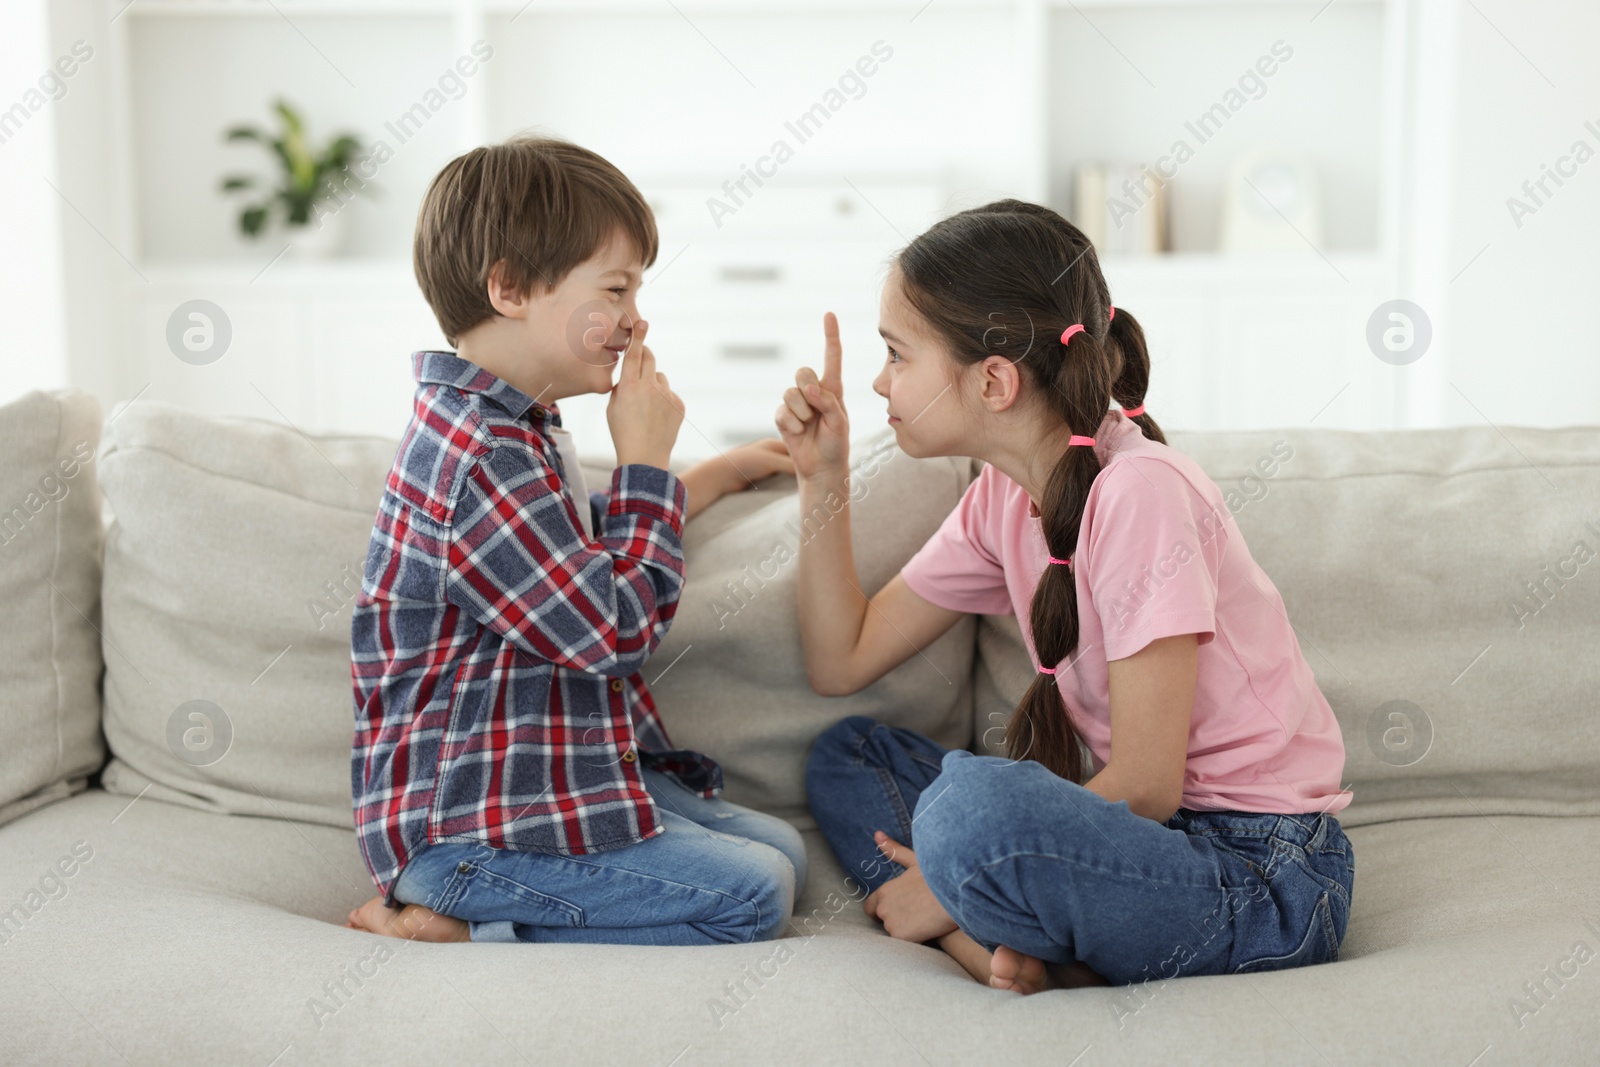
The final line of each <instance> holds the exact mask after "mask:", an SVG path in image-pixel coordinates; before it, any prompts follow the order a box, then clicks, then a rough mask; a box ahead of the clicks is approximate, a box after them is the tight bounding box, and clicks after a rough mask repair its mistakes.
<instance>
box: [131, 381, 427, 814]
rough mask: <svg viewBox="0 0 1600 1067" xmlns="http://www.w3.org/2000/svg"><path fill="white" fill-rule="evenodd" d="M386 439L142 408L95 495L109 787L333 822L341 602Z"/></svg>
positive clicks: (356, 569)
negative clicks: (104, 514)
mask: <svg viewBox="0 0 1600 1067" xmlns="http://www.w3.org/2000/svg"><path fill="white" fill-rule="evenodd" d="M396 447H397V442H396V441H394V440H389V439H384V438H375V437H340V436H307V435H302V434H301V433H299V432H297V431H296V430H294V429H292V428H290V427H288V426H284V425H281V424H277V423H272V422H267V421H259V420H254V419H242V418H217V417H212V416H207V415H202V414H197V413H194V412H191V411H186V410H182V409H179V408H175V407H171V406H168V405H164V404H158V403H153V402H150V401H137V402H135V403H133V404H132V405H129V406H126V407H125V408H123V409H120V410H119V412H117V413H114V415H113V420H112V421H111V422H110V424H109V426H108V429H107V434H106V443H105V449H104V452H103V454H102V457H101V471H100V474H101V487H102V489H103V490H104V492H105V495H106V498H107V500H108V502H109V505H110V508H111V510H112V511H113V513H114V519H113V522H112V525H111V527H110V530H109V531H108V534H107V540H106V555H105V584H104V587H103V590H102V598H103V601H104V612H105V621H104V630H105V639H106V645H107V647H108V649H109V648H115V649H116V650H117V651H116V652H108V655H110V656H111V657H112V661H111V663H110V664H109V669H108V670H107V672H106V684H105V732H106V739H107V741H108V743H109V744H110V746H111V752H112V757H113V758H112V760H111V762H110V764H109V765H108V766H107V768H106V771H105V774H104V776H103V781H104V784H105V787H106V788H107V789H108V790H111V791H112V792H117V793H124V794H128V795H134V796H136V795H139V794H140V793H142V792H144V791H145V790H146V789H147V788H148V790H149V794H148V795H150V796H151V797H155V798H157V799H162V800H169V801H173V802H176V803H182V804H189V805H192V806H196V807H200V808H204V809H208V810H213V811H219V812H229V813H235V814H244V815H261V816H267V817H278V818H292V819H301V820H306V821H311V822H320V823H326V824H329V825H334V826H350V825H351V822H352V819H351V798H350V743H351V738H352V735H353V731H354V711H353V702H352V696H351V689H350V605H351V603H352V602H353V600H354V598H355V594H356V592H357V591H358V590H359V588H360V582H361V574H362V567H363V563H364V561H365V558H366V548H367V538H368V536H369V535H370V533H371V531H372V522H373V517H374V515H375V514H376V511H377V504H378V500H379V498H380V496H381V495H382V491H383V485H384V480H385V478H386V477H387V474H388V470H389V466H390V464H391V462H392V461H393V458H394V453H395V449H396Z"/></svg>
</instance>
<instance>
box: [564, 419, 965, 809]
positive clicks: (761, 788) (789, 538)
mask: <svg viewBox="0 0 1600 1067" xmlns="http://www.w3.org/2000/svg"><path fill="white" fill-rule="evenodd" d="M851 455H852V462H853V468H854V469H853V471H852V474H851V480H850V489H849V500H848V503H849V515H850V518H849V521H850V540H851V546H852V549H853V553H854V556H855V562H856V568H857V571H858V578H859V581H860V583H861V588H862V590H863V591H864V592H866V593H867V594H868V595H871V594H873V593H876V592H877V591H878V590H879V589H881V588H882V587H883V586H884V585H886V584H887V583H888V582H889V580H890V579H891V578H893V577H894V576H895V575H896V574H898V573H899V572H900V568H901V566H902V565H904V564H905V562H906V561H907V560H908V559H910V558H911V556H912V554H913V553H915V552H916V550H917V549H918V548H920V547H922V544H923V542H925V541H926V540H927V539H928V538H929V537H931V536H933V533H934V531H935V530H937V529H938V528H939V524H940V523H941V522H942V521H943V520H944V517H945V515H946V514H948V513H949V512H950V510H951V509H952V508H954V507H955V505H956V501H958V500H959V499H960V498H961V494H962V492H963V491H964V490H965V489H966V486H967V483H968V482H969V481H970V480H971V477H972V467H971V464H970V463H969V462H968V461H967V460H965V459H928V460H919V459H913V458H911V457H910V456H907V455H906V454H905V453H904V452H901V451H900V450H899V449H898V448H896V447H895V445H894V435H893V431H892V430H884V431H881V432H879V433H877V434H875V435H873V436H871V437H867V438H865V439H864V440H859V441H857V442H855V443H854V445H853V446H852V453H851ZM585 471H586V473H585V478H586V479H587V480H588V482H589V484H590V485H595V484H597V483H596V481H595V479H596V477H597V476H602V477H603V478H605V479H609V477H610V475H609V472H606V471H604V470H603V469H594V470H592V471H591V470H590V469H589V468H588V467H587V466H586V468H585ZM598 484H605V483H604V481H601V482H600V483H598ZM798 500H799V498H798V495H797V493H796V483H795V480H794V478H793V477H782V478H774V479H772V480H771V481H770V482H769V483H764V485H763V487H759V488H755V489H751V490H747V491H745V492H743V493H739V494H736V495H732V496H728V497H724V498H723V499H722V500H721V501H719V502H718V503H717V504H716V505H715V506H713V507H712V508H710V509H708V510H707V511H705V512H704V513H702V514H700V515H697V516H696V517H695V519H694V521H693V522H692V523H690V524H689V525H688V526H686V527H685V528H684V560H685V564H686V574H687V576H688V581H687V582H686V584H685V586H684V592H683V598H682V600H681V601H680V602H679V604H678V613H677V615H676V617H675V618H674V619H673V623H672V629H671V630H670V631H669V632H668V633H667V636H666V638H665V639H664V640H663V641H662V642H661V645H660V647H659V648H657V649H656V651H655V654H654V655H653V656H652V657H651V661H650V665H649V667H647V668H646V670H645V680H646V681H647V682H648V683H649V684H650V688H651V692H652V693H653V694H654V695H655V698H656V703H657V705H658V707H659V708H660V709H661V715H662V719H663V721H664V722H665V723H666V726H667V730H668V732H669V733H671V735H672V739H673V742H674V743H676V744H678V745H680V746H683V747H686V748H694V749H698V750H700V751H703V752H706V753H709V754H710V755H712V756H714V757H715V758H717V759H718V760H719V761H720V762H721V763H722V765H723V770H724V774H725V778H726V784H727V791H726V793H725V794H724V795H725V796H726V797H727V799H729V800H732V801H734V802H735V803H739V804H745V805H748V806H752V807H757V808H760V809H762V810H766V811H771V812H774V813H777V814H780V815H783V816H785V817H787V818H792V819H805V818H808V817H809V816H808V815H807V809H806V798H805V784H804V771H805V757H806V754H807V753H808V752H809V750H810V748H811V743H812V742H813V741H814V740H815V739H816V737H817V735H818V734H820V733H822V731H823V730H825V729H827V728H828V727H829V726H832V725H833V724H834V723H836V722H838V721H839V720H840V719H843V718H845V717H846V716H850V715H869V716H872V717H873V718H876V719H879V720H881V721H884V722H887V723H890V724H892V725H895V726H904V727H908V728H910V729H913V730H916V731H918V732H919V733H922V734H925V735H927V736H929V737H932V738H933V739H934V740H936V741H938V742H939V743H940V744H943V745H945V746H946V747H947V748H966V747H968V746H969V745H970V743H971V740H972V692H971V674H972V662H973V651H974V640H973V634H974V629H975V625H976V623H977V619H976V618H975V617H968V618H965V619H962V620H961V621H960V622H958V623H957V624H956V625H955V626H954V627H952V628H951V629H950V630H949V631H948V632H947V633H945V634H944V635H943V636H942V637H940V638H939V639H938V640H937V641H935V642H933V643H932V644H931V645H929V646H928V647H927V648H925V649H923V650H922V652H921V653H920V654H919V655H914V656H911V657H910V658H909V659H907V660H906V661H905V662H904V663H902V664H900V666H898V667H896V668H895V669H894V670H892V671H890V672H889V673H888V674H886V675H884V677H882V678H881V679H879V680H878V681H877V682H875V683H873V684H872V685H870V686H868V687H866V688H865V689H863V690H861V691H860V692H858V693H853V694H851V695H850V696H846V697H821V696H818V695H817V694H816V693H815V692H814V691H813V690H812V689H811V686H810V684H809V683H808V682H807V681H806V672H805V657H804V653H803V649H802V646H801V643H800V627H799V621H798V616H797V614H796V612H797V591H798V588H799V566H798V557H797V555H796V553H797V551H798V549H799V547H800V545H801V543H802V542H803V541H805V540H809V539H810V538H812V537H814V536H815V535H816V534H817V532H818V531H819V530H821V529H822V527H823V526H824V525H825V524H826V523H828V522H832V521H835V518H836V516H837V514H839V513H840V512H842V510H843V506H844V504H845V500H844V499H843V498H842V497H841V498H837V499H834V500H831V501H824V502H823V504H822V505H821V506H819V507H818V508H817V509H816V510H814V511H813V512H811V513H809V514H807V515H804V516H802V515H801V514H800V509H799V504H798Z"/></svg>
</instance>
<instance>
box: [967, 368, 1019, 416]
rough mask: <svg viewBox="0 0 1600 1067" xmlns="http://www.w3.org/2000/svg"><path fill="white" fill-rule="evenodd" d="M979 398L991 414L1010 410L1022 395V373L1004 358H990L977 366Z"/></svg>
mask: <svg viewBox="0 0 1600 1067" xmlns="http://www.w3.org/2000/svg"><path fill="white" fill-rule="evenodd" d="M976 371H977V373H978V375H979V382H978V385H979V391H978V398H979V399H980V400H981V401H982V402H983V405H984V407H986V408H988V409H989V410H990V411H991V412H1001V411H1005V410H1007V409H1009V408H1010V407H1011V406H1012V405H1013V404H1015V403H1016V402H1017V398H1018V397H1019V396H1021V395H1022V373H1021V372H1020V371H1018V370H1017V365H1016V364H1015V363H1013V362H1012V361H1011V360H1009V359H1007V358H1006V357H1004V356H989V357H987V358H985V359H984V361H983V362H982V363H980V364H978V365H977V367H976Z"/></svg>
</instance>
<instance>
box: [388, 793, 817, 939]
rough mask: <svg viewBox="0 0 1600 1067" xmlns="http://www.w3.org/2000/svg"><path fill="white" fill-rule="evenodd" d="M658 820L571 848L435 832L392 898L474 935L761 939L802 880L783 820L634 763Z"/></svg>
mask: <svg viewBox="0 0 1600 1067" xmlns="http://www.w3.org/2000/svg"><path fill="white" fill-rule="evenodd" d="M641 774H642V776H643V778H644V783H645V788H646V789H647V790H648V791H649V793H650V796H651V798H652V799H654V800H655V802H656V804H657V805H658V806H659V808H660V815H661V822H662V825H663V826H664V827H665V829H664V831H663V832H662V833H660V834H657V835H656V836H655V837H652V838H650V839H649V840H646V841H640V842H638V843H637V844H633V845H627V846H625V847H623V848H618V849H611V850H609V851H606V852H591V853H587V854H585V855H581V856H562V855H550V854H546V853H540V852H519V851H516V850H514V849H497V848H492V847H490V846H488V845H480V844H461V843H457V842H451V841H439V842H435V843H433V844H431V845H428V846H427V847H425V848H423V849H422V850H421V851H420V852H418V853H417V854H415V855H414V856H412V858H411V860H410V861H409V862H408V863H407V864H406V866H405V869H404V870H402V871H401V872H400V878H399V881H398V882H397V883H396V885H395V891H394V896H395V900H397V901H400V902H402V903H405V904H422V905H424V906H426V907H429V908H432V909H433V910H434V911H436V912H438V913H439V914H441V915H451V916H455V917H456V918H459V919H464V920H466V921H467V926H468V929H469V930H470V931H471V936H472V940H474V941H568V942H572V941H581V942H604V943H613V944H630V945H710V944H720V943H726V942H747V941H765V940H769V939H771V938H773V937H776V936H777V935H778V934H779V933H780V932H781V931H782V929H783V927H784V924H785V923H787V922H788V921H789V918H790V915H791V913H792V912H793V910H794V902H795V899H796V898H797V897H798V896H799V894H800V893H801V892H802V891H803V889H804V888H805V881H806V850H805V844H804V842H803V841H802V839H801V837H800V832H799V831H798V830H796V829H795V828H794V827H793V826H790V825H789V824H788V823H787V822H785V821H784V820H782V819H780V818H778V817H776V816H773V815H767V814H764V813H762V812H758V811H752V810H750V809H749V808H743V807H740V806H739V805H737V804H731V803H729V802H728V801H725V800H723V799H721V798H720V797H716V798H710V799H708V798H706V797H702V796H700V795H698V794H696V793H694V792H692V791H690V790H689V789H687V788H685V787H684V786H683V785H681V784H680V783H679V782H678V781H677V780H676V779H674V778H672V777H671V776H669V775H666V774H663V773H661V772H660V771H656V770H652V769H649V768H644V769H642V770H641Z"/></svg>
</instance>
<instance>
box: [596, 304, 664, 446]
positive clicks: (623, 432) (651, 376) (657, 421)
mask: <svg viewBox="0 0 1600 1067" xmlns="http://www.w3.org/2000/svg"><path fill="white" fill-rule="evenodd" d="M647 328H648V324H647V323H646V322H644V321H643V320H640V321H639V322H637V323H635V324H634V327H633V334H632V336H630V337H629V338H628V347H627V350H626V351H624V352H623V353H622V366H621V368H620V369H619V371H618V373H617V384H616V385H614V386H612V387H611V400H610V402H609V403H607V404H606V423H607V424H608V425H609V426H610V427H611V441H612V443H613V444H614V445H616V449H617V466H619V467H621V466H626V465H627V464H629V463H647V464H649V465H650V466H652V467H660V468H662V469H663V470H665V469H666V467H667V464H668V462H670V461H671V458H672V446H673V445H674V444H676V443H677V440H678V428H679V427H680V426H682V425H683V401H682V400H679V399H678V395H677V394H676V393H674V392H673V391H672V389H671V388H670V387H669V386H668V385H667V376H666V375H665V374H662V373H661V372H660V371H658V370H656V357H655V356H654V355H653V354H652V353H651V351H650V350H649V349H648V348H646V347H645V346H644V335H645V330H646V329H647Z"/></svg>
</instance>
